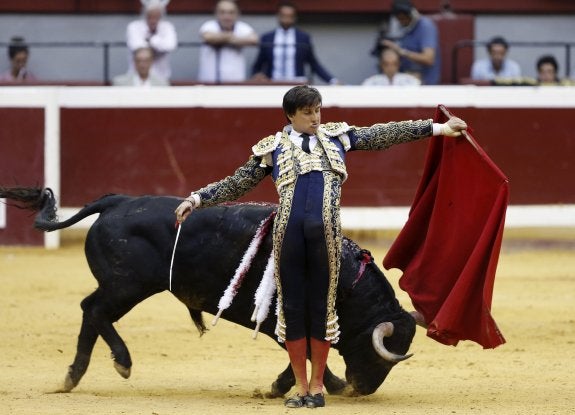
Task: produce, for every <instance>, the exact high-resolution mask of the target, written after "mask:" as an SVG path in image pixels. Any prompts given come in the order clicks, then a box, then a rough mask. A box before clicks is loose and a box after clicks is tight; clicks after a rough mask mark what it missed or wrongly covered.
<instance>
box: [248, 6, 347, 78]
mask: <svg viewBox="0 0 575 415" xmlns="http://www.w3.org/2000/svg"><path fill="white" fill-rule="evenodd" d="M277 19H278V24H279V27H278V28H277V29H275V30H273V31H271V32H268V33H265V34H264V35H263V36H262V38H261V43H260V50H259V54H258V57H257V59H256V62H255V63H254V67H253V70H252V73H253V75H254V77H255V79H264V80H270V79H271V80H272V81H291V82H304V83H305V82H308V79H307V77H306V73H305V69H306V68H305V67H306V65H309V67H310V68H311V71H312V72H313V73H316V74H317V75H318V76H319V77H320V78H321V79H323V80H324V81H325V82H327V83H329V84H336V83H338V81H337V79H336V78H334V77H333V76H332V75H331V74H330V73H329V72H328V71H327V70H326V69H325V68H324V67H323V66H322V65H321V64H320V63H319V62H318V60H317V58H316V56H315V54H314V51H313V45H312V42H311V37H310V35H309V34H308V33H306V32H304V31H302V30H299V29H297V28H296V27H295V24H296V20H297V9H296V7H295V5H294V4H293V3H291V2H287V1H284V2H282V3H280V5H279V6H278V9H277Z"/></svg>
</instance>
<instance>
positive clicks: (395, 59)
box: [362, 48, 421, 86]
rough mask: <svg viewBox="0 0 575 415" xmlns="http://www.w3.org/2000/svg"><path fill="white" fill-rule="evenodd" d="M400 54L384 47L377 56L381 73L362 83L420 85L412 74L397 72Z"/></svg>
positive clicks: (372, 84)
mask: <svg viewBox="0 0 575 415" xmlns="http://www.w3.org/2000/svg"><path fill="white" fill-rule="evenodd" d="M399 66H400V56H399V53H397V51H396V50H395V49H390V48H384V49H382V50H381V53H380V57H379V68H380V70H381V73H380V74H378V75H373V76H370V77H369V78H367V79H366V80H364V81H363V83H362V85H367V86H375V85H394V86H400V85H420V84H421V81H420V80H419V79H418V78H416V77H415V76H413V75H410V74H407V73H401V72H399Z"/></svg>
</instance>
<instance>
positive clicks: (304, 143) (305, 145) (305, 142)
mask: <svg viewBox="0 0 575 415" xmlns="http://www.w3.org/2000/svg"><path fill="white" fill-rule="evenodd" d="M300 137H301V138H302V139H303V141H302V142H301V149H302V150H303V151H305V152H306V153H310V152H311V150H310V149H309V134H306V133H303V134H300Z"/></svg>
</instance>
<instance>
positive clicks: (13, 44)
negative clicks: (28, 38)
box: [0, 36, 36, 83]
mask: <svg viewBox="0 0 575 415" xmlns="http://www.w3.org/2000/svg"><path fill="white" fill-rule="evenodd" d="M29 56H30V52H29V50H28V45H27V44H26V42H24V38H22V37H19V36H15V37H13V38H12V39H10V45H9V46H8V58H9V59H10V69H8V70H6V71H5V72H3V73H1V74H0V81H1V82H14V83H25V82H29V81H36V77H35V76H34V75H33V74H32V73H31V72H30V71H29V70H28V67H27V66H26V65H27V64H28V57H29Z"/></svg>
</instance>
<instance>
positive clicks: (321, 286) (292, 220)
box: [280, 171, 329, 340]
mask: <svg viewBox="0 0 575 415" xmlns="http://www.w3.org/2000/svg"><path fill="white" fill-rule="evenodd" d="M323 190H324V181H323V174H322V173H321V172H319V171H312V172H310V173H307V174H304V175H301V176H299V177H298V179H297V183H296V186H295V191H294V197H293V200H292V208H291V211H290V216H289V220H288V223H287V225H286V230H285V235H284V240H283V243H282V249H281V257H280V280H281V287H282V295H283V312H284V318H285V323H286V340H297V339H301V338H303V337H313V338H316V339H318V340H324V338H325V335H326V332H325V330H326V319H327V302H328V288H329V260H328V251H327V246H326V237H325V230H324V221H323V215H322V213H323Z"/></svg>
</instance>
